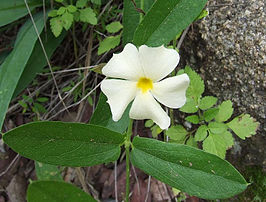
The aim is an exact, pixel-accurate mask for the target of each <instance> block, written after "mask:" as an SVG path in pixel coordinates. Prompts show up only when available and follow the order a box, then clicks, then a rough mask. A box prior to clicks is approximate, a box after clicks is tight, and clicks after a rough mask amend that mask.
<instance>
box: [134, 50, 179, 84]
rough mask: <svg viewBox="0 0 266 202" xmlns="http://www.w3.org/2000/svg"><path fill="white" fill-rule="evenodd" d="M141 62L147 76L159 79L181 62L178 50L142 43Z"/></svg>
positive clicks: (155, 79) (154, 79)
mask: <svg viewBox="0 0 266 202" xmlns="http://www.w3.org/2000/svg"><path fill="white" fill-rule="evenodd" d="M139 57H140V62H141V65H142V68H143V71H144V74H145V76H146V77H148V78H150V79H152V80H153V81H159V80H161V79H162V78H164V77H166V76H167V75H168V74H170V73H171V72H172V71H173V70H174V69H175V67H176V66H177V64H178V62H179V54H178V53H177V51H176V50H173V49H168V48H165V47H164V46H160V47H155V48H154V47H153V48H152V47H148V46H146V45H142V46H140V48H139Z"/></svg>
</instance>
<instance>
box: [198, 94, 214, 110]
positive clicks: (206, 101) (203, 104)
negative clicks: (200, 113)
mask: <svg viewBox="0 0 266 202" xmlns="http://www.w3.org/2000/svg"><path fill="white" fill-rule="evenodd" d="M216 102H217V98H216V97H213V96H206V97H203V98H202V99H201V100H200V105H199V108H200V109H202V110H206V109H209V108H211V107H212V106H213V105H215V104H216Z"/></svg>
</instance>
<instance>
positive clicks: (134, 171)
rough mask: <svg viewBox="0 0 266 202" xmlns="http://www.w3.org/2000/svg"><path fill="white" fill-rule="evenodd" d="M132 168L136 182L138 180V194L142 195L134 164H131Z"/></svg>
mask: <svg viewBox="0 0 266 202" xmlns="http://www.w3.org/2000/svg"><path fill="white" fill-rule="evenodd" d="M131 168H132V170H133V173H134V177H135V180H136V182H137V185H138V194H139V195H140V185H139V179H138V176H137V173H136V170H135V167H134V166H133V165H132V164H131Z"/></svg>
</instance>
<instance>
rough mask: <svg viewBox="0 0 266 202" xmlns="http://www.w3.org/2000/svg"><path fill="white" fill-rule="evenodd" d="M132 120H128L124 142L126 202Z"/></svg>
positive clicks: (127, 200) (127, 197)
mask: <svg viewBox="0 0 266 202" xmlns="http://www.w3.org/2000/svg"><path fill="white" fill-rule="evenodd" d="M132 127H133V120H132V119H130V121H129V125H128V128H127V137H126V142H125V147H126V202H129V187H130V186H129V185H130V184H129V179H130V162H129V149H130V145H131V140H130V138H131V135H132Z"/></svg>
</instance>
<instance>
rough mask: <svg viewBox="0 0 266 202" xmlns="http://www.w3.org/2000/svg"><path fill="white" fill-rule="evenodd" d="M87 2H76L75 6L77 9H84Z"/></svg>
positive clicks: (79, 0) (80, 0)
mask: <svg viewBox="0 0 266 202" xmlns="http://www.w3.org/2000/svg"><path fill="white" fill-rule="evenodd" d="M87 2H88V0H78V1H77V3H76V6H77V7H78V8H84V7H85V6H86V5H87Z"/></svg>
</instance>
